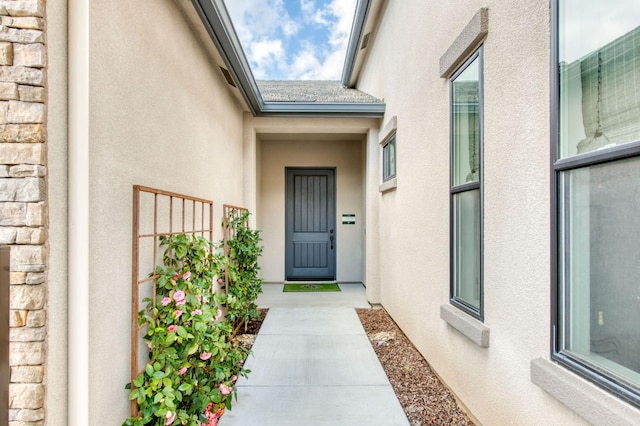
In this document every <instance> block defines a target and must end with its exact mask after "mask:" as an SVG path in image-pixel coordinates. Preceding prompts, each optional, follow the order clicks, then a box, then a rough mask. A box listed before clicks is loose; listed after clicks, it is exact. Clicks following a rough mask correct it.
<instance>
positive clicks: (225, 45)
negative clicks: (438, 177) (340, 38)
mask: <svg viewBox="0 0 640 426" xmlns="http://www.w3.org/2000/svg"><path fill="white" fill-rule="evenodd" d="M372 1H378V0H358V5H357V7H356V15H355V17H354V28H355V24H356V23H357V21H358V19H365V20H366V17H367V13H364V14H362V13H358V10H360V9H362V8H365V9H366V10H369V4H370V3H371V2H372ZM191 2H192V3H193V6H194V8H195V9H196V11H197V13H198V15H199V16H200V19H201V20H202V23H203V24H204V26H205V28H206V30H207V32H208V33H209V36H210V37H211V40H212V41H213V43H214V44H215V46H216V49H217V50H218V52H219V53H220V56H221V58H222V60H223V62H224V65H225V66H226V68H227V71H228V72H229V74H230V75H231V77H232V79H233V82H234V83H235V86H236V87H237V89H238V90H239V91H240V93H241V95H242V97H243V98H244V100H245V102H246V104H247V107H248V109H249V110H250V112H251V113H252V114H253V115H254V116H309V117H345V116H347V117H366V118H380V117H382V116H383V115H384V111H385V104H384V103H381V102H380V103H362V102H360V103H356V102H353V103H351V102H335V103H332V102H265V101H264V99H263V98H262V95H261V94H260V90H259V88H258V85H257V83H256V80H255V78H254V77H253V74H252V72H251V67H250V66H249V61H248V60H247V58H246V57H245V55H244V51H243V50H242V46H241V44H240V40H239V39H238V36H237V34H236V32H235V30H234V28H233V24H232V21H231V18H230V16H229V13H228V12H227V8H226V7H225V5H224V1H223V0H191ZM360 27H361V28H365V25H364V23H362V24H360V25H359V28H360ZM353 37H354V35H353V31H352V35H351V38H353ZM350 44H351V42H350ZM355 53H357V50H356V51H355ZM350 54H351V52H350V51H348V53H347V56H348V55H350ZM347 62H349V61H348V60H347ZM353 62H354V63H355V60H354V61H353ZM351 87H352V86H351Z"/></svg>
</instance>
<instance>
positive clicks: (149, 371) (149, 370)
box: [144, 364, 154, 376]
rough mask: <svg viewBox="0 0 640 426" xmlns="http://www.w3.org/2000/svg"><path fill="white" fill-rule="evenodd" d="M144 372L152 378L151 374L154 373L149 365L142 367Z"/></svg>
mask: <svg viewBox="0 0 640 426" xmlns="http://www.w3.org/2000/svg"><path fill="white" fill-rule="evenodd" d="M144 371H145V372H146V373H147V374H148V375H149V376H152V375H153V372H154V369H153V365H151V364H147V365H146V366H145V367H144Z"/></svg>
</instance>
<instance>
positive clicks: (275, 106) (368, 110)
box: [258, 102, 386, 118]
mask: <svg viewBox="0 0 640 426" xmlns="http://www.w3.org/2000/svg"><path fill="white" fill-rule="evenodd" d="M385 108H386V105H385V104H383V103H318V102H265V103H264V104H263V107H262V110H261V111H260V113H259V114H258V116H262V117H268V116H276V115H280V116H283V115H284V116H313V117H345V116H349V117H360V118H381V117H383V116H384V112H385Z"/></svg>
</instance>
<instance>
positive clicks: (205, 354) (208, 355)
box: [200, 352, 211, 361]
mask: <svg viewBox="0 0 640 426" xmlns="http://www.w3.org/2000/svg"><path fill="white" fill-rule="evenodd" d="M209 358H211V352H203V353H201V354H200V359H201V360H203V361H206V360H208V359H209Z"/></svg>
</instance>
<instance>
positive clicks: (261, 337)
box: [220, 284, 409, 426]
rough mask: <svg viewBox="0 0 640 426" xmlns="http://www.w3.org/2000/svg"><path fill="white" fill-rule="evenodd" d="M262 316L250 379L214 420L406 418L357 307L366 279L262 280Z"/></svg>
mask: <svg viewBox="0 0 640 426" xmlns="http://www.w3.org/2000/svg"><path fill="white" fill-rule="evenodd" d="M263 287H264V292H263V294H262V295H261V296H260V298H259V299H258V305H259V306H260V307H268V308H269V314H268V315H267V318H266V320H265V322H264V324H262V328H261V329H260V333H259V334H258V336H257V338H256V341H255V344H254V345H253V356H250V357H249V359H248V360H247V364H246V367H247V368H248V369H250V370H251V373H250V374H249V379H248V380H245V379H240V380H239V381H238V401H237V402H236V403H235V404H234V407H233V410H232V411H227V412H226V413H225V415H224V416H223V417H222V418H221V420H220V426H258V425H259V426H268V425H273V426H276V425H277V426H294V425H295V426H316V425H332V426H335V425H345V426H359V425H362V426H364V425H367V426H370V425H380V426H387V425H388V426H395V425H402V426H408V424H409V422H408V421H407V418H406V416H405V415H404V412H403V411H402V407H401V406H400V403H399V402H398V399H397V398H396V396H395V394H394V392H393V389H392V388H391V385H390V384H389V381H388V379H387V377H386V375H385V373H384V371H383V370H382V367H381V365H380V362H379V361H378V358H377V357H376V355H375V352H374V351H373V349H372V348H371V344H370V343H369V340H368V339H367V336H366V334H365V332H364V329H363V328H362V325H361V324H360V320H359V319H358V316H357V314H356V312H355V310H354V308H355V307H361V308H369V304H368V303H367V301H366V297H365V293H364V287H362V285H360V284H340V287H341V289H342V291H341V292H335V293H328V292H327V293H283V292H282V284H280V285H278V284H265V285H264V286H263Z"/></svg>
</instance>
